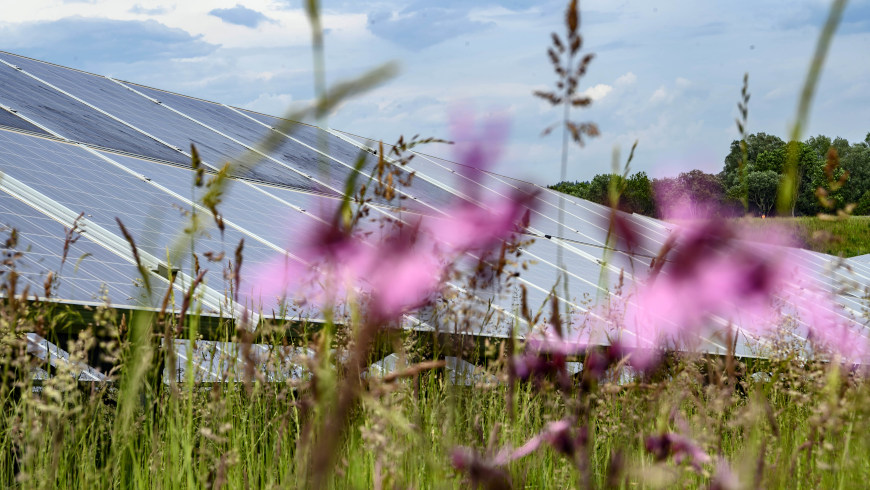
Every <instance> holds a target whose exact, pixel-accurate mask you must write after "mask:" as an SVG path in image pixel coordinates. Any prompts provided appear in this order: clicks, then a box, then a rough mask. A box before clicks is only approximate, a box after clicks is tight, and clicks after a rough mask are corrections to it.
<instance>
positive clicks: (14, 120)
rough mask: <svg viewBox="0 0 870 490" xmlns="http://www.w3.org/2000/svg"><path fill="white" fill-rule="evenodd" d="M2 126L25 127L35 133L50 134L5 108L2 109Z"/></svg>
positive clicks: (0, 119) (0, 116) (0, 122)
mask: <svg viewBox="0 0 870 490" xmlns="http://www.w3.org/2000/svg"><path fill="white" fill-rule="evenodd" d="M0 126H9V127H11V128H18V129H24V130H27V131H31V132H33V133H42V134H48V133H46V132H45V131H44V130H43V129H42V128H40V127H39V126H35V125H33V124H31V123H29V122H27V121H25V120H24V119H22V118H20V117H18V116H16V115H15V114H13V113H11V112H9V111H7V110H5V109H0Z"/></svg>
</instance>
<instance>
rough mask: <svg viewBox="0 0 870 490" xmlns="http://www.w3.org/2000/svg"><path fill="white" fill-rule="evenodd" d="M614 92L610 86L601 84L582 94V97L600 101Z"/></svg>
mask: <svg viewBox="0 0 870 490" xmlns="http://www.w3.org/2000/svg"><path fill="white" fill-rule="evenodd" d="M612 90H613V87H612V86H610V85H606V84H603V83H599V84H597V85H593V86H591V87H589V88H587V89H586V90H584V91H583V92H582V95H585V96H586V97H589V98H590V99H592V100H593V101H596V102H597V101H599V100H601V99H603V98H605V97H607V94H609V93H610V92H611V91H612Z"/></svg>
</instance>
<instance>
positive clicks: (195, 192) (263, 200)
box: [104, 153, 328, 250]
mask: <svg viewBox="0 0 870 490" xmlns="http://www.w3.org/2000/svg"><path fill="white" fill-rule="evenodd" d="M104 154H105V155H106V156H107V157H109V158H111V159H113V160H114V161H116V162H118V163H120V164H121V165H123V166H125V167H127V168H129V169H130V170H133V171H135V172H137V173H140V174H142V175H145V176H146V177H148V178H149V179H151V180H152V182H155V183H157V184H160V185H162V186H164V187H166V188H167V189H169V190H171V191H172V192H176V193H178V194H179V195H182V196H184V197H186V198H187V199H191V197H193V198H194V199H193V200H195V201H196V202H199V199H200V198H201V197H202V194H203V193H204V192H206V188H205V187H194V186H193V172H192V171H190V170H188V169H186V168H181V167H173V166H170V165H164V164H160V163H155V162H150V161H146V160H140V159H138V158H133V157H128V156H124V155H117V154H113V153H104ZM285 192H286V193H287V194H288V195H289V196H291V199H292V200H291V201H290V202H291V203H292V204H295V205H298V206H299V207H301V208H303V209H305V208H310V207H311V205H312V204H314V203H315V202H316V201H315V199H328V198H324V197H322V196H314V195H311V194H303V193H300V192H298V191H290V190H286V191H285ZM285 197H286V196H285ZM285 200H286V199H285ZM218 210H219V211H220V213H221V214H222V215H223V217H224V218H225V219H227V220H229V221H231V222H233V223H235V224H237V225H239V226H241V227H243V228H245V229H246V230H248V231H250V232H252V233H255V234H257V235H259V236H261V237H263V238H264V239H266V240H269V241H270V242H272V243H273V244H275V245H276V246H279V247H288V248H289V249H291V250H292V249H293V248H295V247H298V246H300V244H301V243H303V242H304V240H305V238H306V236H305V230H310V229H311V227H312V225H313V221H314V217H313V216H311V215H308V214H305V213H301V212H299V211H297V210H296V209H294V208H292V207H290V206H288V205H286V204H284V203H283V202H281V201H279V200H278V199H275V198H274V197H272V196H270V195H268V194H266V193H264V192H261V191H259V190H258V187H256V186H254V185H253V184H249V183H247V182H242V181H231V183H230V185H229V187H228V188H227V190H226V191H225V193H224V195H223V198H222V202H221V203H220V205H219V206H218Z"/></svg>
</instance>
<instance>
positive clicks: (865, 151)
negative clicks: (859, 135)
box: [840, 143, 870, 203]
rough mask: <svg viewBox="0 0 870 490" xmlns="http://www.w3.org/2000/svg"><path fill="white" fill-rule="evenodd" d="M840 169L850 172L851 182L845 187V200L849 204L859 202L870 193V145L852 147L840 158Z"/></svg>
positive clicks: (861, 144) (862, 144) (863, 144)
mask: <svg viewBox="0 0 870 490" xmlns="http://www.w3.org/2000/svg"><path fill="white" fill-rule="evenodd" d="M840 167H842V168H843V170H845V171H847V172H849V181H848V182H847V183H846V185H845V186H844V187H843V194H844V195H843V199H844V200H845V202H847V203H851V202H858V200H859V199H861V198H862V197H863V196H864V195H865V194H866V193H867V191H870V145H868V144H865V143H855V144H854V145H852V146H851V147H850V148H849V151H848V152H847V153H846V155H844V156H841V157H840Z"/></svg>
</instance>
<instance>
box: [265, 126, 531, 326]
mask: <svg viewBox="0 0 870 490" xmlns="http://www.w3.org/2000/svg"><path fill="white" fill-rule="evenodd" d="M470 126H471V123H470V122H469V121H466V120H464V119H457V120H456V122H455V125H454V127H455V129H456V130H457V131H459V130H463V131H465V130H467V131H468V134H465V133H463V134H461V135H458V136H461V138H460V137H458V138H457V140H458V141H459V142H458V143H457V148H458V150H457V151H458V152H459V155H460V159H461V161H460V163H463V164H464V165H465V167H464V168H465V170H464V171H465V172H470V175H471V176H472V177H474V176H476V175H479V172H482V171H483V170H484V169H485V168H487V167H489V166H491V165H492V163H493V162H494V160H495V158H497V156H498V154H499V151H500V146H501V142H502V139H503V134H504V129H503V124H501V123H498V122H496V123H490V124H488V125H487V126H486V128H487V129H485V130H484V132H483V134H482V136H481V135H475V134H474V133H472V132H471V130H470V129H469V128H470ZM475 172H477V174H475ZM472 174H473V175H472ZM534 196H535V194H534V193H532V192H518V193H516V194H513V195H511V196H508V197H506V198H503V199H499V200H497V201H492V202H489V203H487V204H486V205H483V206H478V205H475V204H471V203H469V202H462V203H460V204H458V205H456V206H455V207H453V208H451V209H447V210H445V212H446V217H443V218H431V217H417V218H410V219H406V220H405V221H404V222H397V221H386V222H385V223H384V226H383V228H382V229H380V230H378V231H377V232H375V233H369V234H366V233H361V232H358V231H357V232H354V231H353V230H347V229H346V228H345V227H344V226H343V224H342V221H341V219H340V214H339V213H337V212H335V211H334V210H330V215H331V216H332V217H331V218H330V219H324V220H323V222H318V223H316V224H313V225H312V226H311V227H310V229H309V230H294V232H296V233H301V234H302V235H303V236H305V237H306V239H305V240H306V241H305V242H304V243H303V244H302V245H301V246H299V247H296V248H295V249H294V250H292V251H291V253H292V255H293V257H295V258H296V259H298V260H292V259H289V258H286V257H285V258H281V259H280V260H275V261H273V262H272V263H269V264H267V265H266V266H265V267H263V268H261V269H260V270H259V271H256V274H257V275H259V276H260V277H264V276H265V279H264V280H262V281H260V283H259V284H258V285H257V287H256V288H254V291H255V292H256V291H259V292H262V293H267V294H278V295H280V296H283V297H289V296H292V298H293V299H294V300H296V301H298V302H304V303H313V304H314V305H315V306H316V307H321V308H322V307H326V306H334V305H337V304H339V303H341V302H342V301H343V300H344V299H346V298H348V297H350V298H355V299H357V300H360V301H362V302H364V304H365V305H366V306H367V310H366V312H367V314H368V315H369V318H370V319H371V320H373V321H375V322H378V323H380V322H387V321H391V320H394V319H396V318H398V317H399V316H400V315H402V314H403V313H406V312H408V311H410V310H413V309H416V308H419V307H422V306H424V305H426V304H427V303H429V302H430V301H431V300H432V299H434V297H435V296H437V294H438V292H439V290H440V288H441V285H442V281H443V279H444V277H446V275H447V273H448V272H449V271H450V268H451V267H452V265H453V263H454V262H455V261H456V260H457V259H458V258H459V257H460V256H462V255H463V254H466V253H473V254H475V255H478V257H479V258H483V257H486V256H487V254H488V253H489V251H490V250H492V249H494V248H496V247H497V246H499V245H500V244H501V243H503V242H504V241H506V240H509V239H510V238H511V237H512V236H514V235H515V234H517V233H521V232H522V231H523V230H524V229H525V227H526V226H528V219H529V209H530V206H531V202H532V199H533V198H534ZM327 209H328V208H327Z"/></svg>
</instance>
